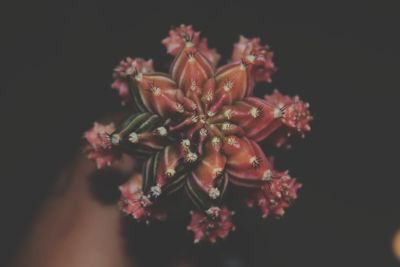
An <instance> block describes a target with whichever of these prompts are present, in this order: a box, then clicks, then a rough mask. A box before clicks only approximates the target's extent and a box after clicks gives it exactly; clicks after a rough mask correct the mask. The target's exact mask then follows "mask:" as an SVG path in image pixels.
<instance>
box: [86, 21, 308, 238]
mask: <svg viewBox="0 0 400 267" xmlns="http://www.w3.org/2000/svg"><path fill="white" fill-rule="evenodd" d="M162 43H163V44H164V45H165V47H166V48H167V52H168V53H169V54H170V55H172V56H174V57H175V58H174V60H173V62H172V64H171V67H170V72H169V74H164V73H159V72H155V71H154V69H153V66H152V61H151V60H148V61H145V60H143V59H141V58H136V59H132V58H130V57H128V58H126V59H125V60H122V61H121V62H120V64H119V65H118V66H117V67H116V68H115V70H114V74H113V78H114V83H113V84H112V88H113V89H115V90H117V91H118V92H119V94H120V96H121V98H122V104H123V105H131V106H132V107H133V108H134V109H135V110H136V111H135V112H134V113H133V114H132V115H131V116H130V117H128V118H127V119H126V120H125V121H123V122H122V123H121V124H120V125H118V126H117V127H114V125H113V124H110V125H101V124H98V123H95V125H94V127H93V128H92V129H90V130H89V131H87V132H86V133H85V138H86V140H87V141H88V145H87V147H86V148H85V150H86V152H87V153H88V156H89V158H92V159H94V160H96V163H97V166H98V168H102V167H105V166H107V165H111V164H112V162H113V161H114V160H118V158H119V157H120V156H121V155H122V154H129V155H132V156H134V157H137V158H140V159H142V160H143V167H142V171H141V173H135V174H133V175H132V178H131V179H130V180H129V181H128V182H127V183H126V184H123V185H122V186H121V187H120V189H121V192H122V196H121V200H120V206H121V209H122V210H123V211H124V212H125V213H127V214H130V215H132V216H133V217H134V218H136V219H137V220H140V221H145V222H150V221H151V219H165V218H166V215H167V214H166V213H165V210H163V208H162V203H163V202H165V201H164V199H165V198H168V197H173V193H174V192H176V191H177V190H185V192H186V193H187V196H188V199H190V201H191V202H192V203H193V204H194V207H196V211H194V212H191V216H192V219H191V222H190V224H189V226H188V229H189V230H191V231H193V232H194V241H195V242H196V243H197V242H199V241H209V242H215V241H216V240H217V238H218V237H219V238H224V237H226V236H227V235H228V233H229V232H230V231H231V230H233V229H234V225H233V223H232V221H231V217H232V214H233V212H232V211H230V210H229V209H228V203H225V201H224V195H225V192H226V189H227V187H229V186H236V187H240V188H243V190H242V192H243V193H242V194H241V196H240V197H242V198H243V200H244V201H246V202H247V204H248V205H249V206H253V205H254V204H257V205H259V206H260V208H261V210H262V214H263V217H267V216H268V215H269V214H273V215H276V216H281V215H283V213H284V209H285V208H286V207H288V206H289V205H290V203H291V202H292V200H294V199H295V198H296V192H297V189H298V188H299V187H300V184H299V183H298V182H297V181H296V180H295V179H294V178H291V177H290V176H289V175H288V173H287V172H279V171H277V170H275V169H274V167H273V164H272V162H271V159H267V157H266V156H265V154H264V152H263V151H262V149H261V147H260V146H259V145H258V143H259V142H262V141H264V140H265V141H266V142H269V143H271V144H273V145H276V146H289V138H290V137H291V136H293V135H301V136H304V134H305V133H306V132H308V131H310V125H309V122H310V121H311V119H312V118H311V116H310V113H309V111H308V107H309V105H308V103H304V102H303V101H301V100H300V99H299V98H298V97H289V96H286V95H283V94H281V93H280V92H278V91H274V92H273V93H272V94H270V95H266V96H265V97H264V99H261V98H257V97H253V96H252V93H253V89H254V87H255V85H256V83H258V82H270V81H271V75H272V74H273V73H274V72H275V71H276V68H275V65H274V63H273V62H272V58H273V53H272V52H271V51H270V49H269V47H268V46H266V45H261V44H260V39H258V38H253V39H247V38H245V37H243V36H241V37H240V40H239V42H238V43H236V44H235V45H234V50H233V54H232V58H231V61H230V62H229V63H228V64H226V65H224V66H221V67H219V68H216V66H217V63H218V61H219V59H220V55H219V54H218V53H217V52H216V50H215V49H210V48H208V45H207V40H206V39H205V38H202V39H200V33H199V32H196V31H194V30H193V29H192V26H185V25H181V26H180V27H178V28H176V29H174V30H171V31H170V32H169V36H168V37H167V38H165V39H164V40H162Z"/></svg>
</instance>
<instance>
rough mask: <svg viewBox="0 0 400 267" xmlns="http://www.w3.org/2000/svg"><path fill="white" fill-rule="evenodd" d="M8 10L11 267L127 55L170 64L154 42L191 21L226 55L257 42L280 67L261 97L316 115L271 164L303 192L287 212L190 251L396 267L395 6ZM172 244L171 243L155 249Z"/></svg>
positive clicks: (276, 262)
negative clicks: (290, 98) (243, 40)
mask: <svg viewBox="0 0 400 267" xmlns="http://www.w3.org/2000/svg"><path fill="white" fill-rule="evenodd" d="M231 2H233V1H231ZM3 11H5V14H4V15H3V16H2V20H3V19H5V20H4V21H3V22H2V25H3V27H4V26H5V30H4V31H2V32H3V33H2V37H1V41H0V42H1V43H2V45H1V46H2V49H1V51H2V53H4V56H2V59H1V61H2V62H1V64H2V65H3V67H4V68H3V71H2V75H1V82H2V83H1V92H0V101H1V103H0V112H1V122H0V123H1V128H0V129H1V132H2V133H1V135H2V138H1V142H2V143H3V144H2V146H1V148H0V151H1V154H2V157H4V159H2V163H1V166H2V167H1V168H2V169H3V170H5V171H4V172H3V173H4V176H3V177H2V186H1V187H2V191H3V192H2V194H1V199H2V201H1V202H2V205H4V208H2V212H1V222H2V225H4V226H2V227H1V231H2V233H1V238H0V239H1V244H2V247H1V251H2V253H4V255H5V256H6V258H7V259H10V258H11V257H13V255H14V254H15V251H16V249H17V248H18V245H19V244H20V243H21V240H22V239H23V238H24V236H25V232H26V229H27V227H28V226H29V225H30V222H31V220H32V218H33V217H34V215H35V213H36V211H37V209H38V208H39V207H40V204H41V203H42V200H43V199H44V197H45V196H46V195H47V194H48V193H49V192H50V190H51V187H52V185H53V184H54V177H55V176H56V174H57V172H58V171H59V169H60V168H61V167H62V166H63V165H64V164H66V163H67V162H68V161H70V159H71V158H72V156H73V155H74V153H76V151H77V150H78V147H79V145H80V144H81V134H82V132H83V131H84V130H85V129H87V128H88V127H90V125H91V122H92V121H93V120H95V119H96V118H99V117H102V116H103V115H105V114H107V113H109V112H110V111H117V110H119V108H120V107H119V99H118V97H117V96H116V94H115V92H113V91H111V90H110V84H111V81H112V80H111V73H112V69H113V67H114V66H115V65H116V64H117V63H118V61H119V60H120V59H121V58H123V57H125V56H128V55H130V56H133V57H136V56H141V57H144V58H153V59H154V61H155V65H156V68H157V69H159V70H165V69H166V67H167V65H168V63H169V60H170V57H169V56H167V55H166V53H165V49H164V47H163V46H162V45H161V43H160V41H161V39H162V38H164V37H165V36H166V34H167V32H168V30H169V29H170V27H171V25H179V24H181V23H186V24H193V25H194V27H195V28H196V29H200V30H201V31H202V33H203V35H204V36H207V37H208V39H209V43H210V46H211V47H217V48H218V51H219V52H220V53H221V54H222V55H223V58H225V59H226V58H227V57H228V56H229V55H230V53H231V49H232V44H233V43H234V42H236V41H237V38H238V35H239V34H244V35H245V36H250V37H251V36H260V37H261V38H262V40H263V41H264V42H266V43H268V44H270V45H271V47H272V49H273V51H274V52H275V60H274V61H275V63H276V65H277V66H278V68H279V71H278V73H277V74H276V75H275V76H274V77H273V83H272V84H271V85H261V86H259V87H258V89H257V92H258V94H260V95H261V94H263V93H264V92H269V91H270V90H271V89H272V88H279V89H280V90H282V91H283V92H285V93H289V94H299V95H300V96H301V97H302V98H303V99H305V100H306V101H309V102H310V103H311V112H312V113H313V115H314V117H315V120H314V121H313V123H312V133H311V134H309V135H308V136H307V138H306V139H304V140H301V141H299V142H297V143H296V144H295V145H294V148H293V149H291V150H289V151H285V152H282V153H280V154H279V156H278V161H279V165H280V166H282V167H283V168H289V169H290V170H291V173H292V175H294V176H296V177H298V178H299V180H300V181H301V182H302V183H303V184H304V187H303V188H302V189H301V191H300V194H299V199H298V201H297V202H296V204H295V205H294V206H293V207H292V208H290V209H289V210H288V213H287V215H286V216H285V217H284V218H283V219H281V220H279V221H275V220H273V219H268V220H267V221H262V220H261V219H258V216H257V215H258V213H257V212H256V211H254V212H252V211H250V212H249V213H248V214H244V215H242V218H241V219H240V220H239V222H238V225H239V227H238V228H239V230H238V231H237V233H235V234H233V236H232V237H231V238H230V239H228V241H227V242H224V243H223V244H221V245H218V246H216V247H215V249H214V251H211V250H210V249H207V248H204V247H200V248H199V252H198V253H205V254H206V255H208V256H209V257H211V258H213V257H214V258H218V257H219V256H218V255H220V254H221V253H222V254H224V253H225V254H228V255H233V257H234V258H236V259H237V260H238V261H241V262H243V263H244V264H245V266H253V265H254V266H396V265H397V264H398V263H397V262H396V261H395V259H394V256H393V254H392V249H391V240H392V237H393V234H394V232H395V230H396V229H398V228H399V227H400V209H399V204H400V188H399V185H400V183H399V179H400V177H399V174H398V173H399V172H398V168H397V167H398V161H399V153H398V149H399V141H398V138H399V131H398V129H397V127H396V126H397V124H398V122H399V118H398V115H399V112H398V108H399V104H398V95H399V89H400V88H399V82H398V77H399V74H398V72H399V70H400V69H399V57H398V56H399V52H398V47H399V44H400V43H399V42H398V40H397V39H396V37H397V35H398V32H399V31H398V21H397V19H396V14H395V9H394V7H391V6H383V4H382V5H380V6H375V5H370V6H368V5H366V4H363V5H362V6H354V7H353V6H343V7H338V6H336V5H331V6H330V5H322V6H315V5H310V6H300V5H299V6H293V5H289V4H288V5H286V6H280V7H275V6H272V5H271V4H269V3H268V2H266V1H263V2H258V3H257V2H250V1H237V2H236V3H229V2H224V3H223V2H219V1H214V3H208V2H205V1H196V2H189V1H186V2H182V3H181V4H178V3H174V4H172V3H157V2H153V1H140V2H139V1H112V2H111V1H110V2H106V1H63V2H60V1H51V2H49V3H37V2H35V1H29V2H28V1H27V2H26V3H23V2H22V3H14V4H13V5H12V6H11V5H9V6H8V7H7V8H6V9H3ZM247 216H248V217H247ZM238 217H239V216H238ZM162 238H166V237H165V236H162V237H161V239H162ZM156 242H157V241H156ZM169 242H172V243H173V242H176V240H174V239H173V238H172V240H160V241H159V242H158V243H160V244H162V245H165V246H168V243H169ZM172 247H178V245H176V246H175V245H172ZM186 247H191V245H186ZM148 252H149V254H150V255H151V253H152V252H151V251H148ZM164 254H165V253H164ZM164 254H162V255H164ZM210 255H211V256H210ZM161 258H162V257H161ZM220 266H222V265H220ZM232 266H233V265H232ZM237 266H241V265H237Z"/></svg>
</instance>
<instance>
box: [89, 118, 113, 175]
mask: <svg viewBox="0 0 400 267" xmlns="http://www.w3.org/2000/svg"><path fill="white" fill-rule="evenodd" d="M114 131H115V126H114V124H113V123H110V124H108V125H103V124H100V123H97V122H95V123H94V125H93V127H92V128H91V129H89V130H88V131H86V132H85V133H84V136H83V137H84V138H85V139H86V141H87V145H86V146H85V147H84V151H85V153H86V154H87V156H88V158H89V159H93V160H95V161H96V165H97V168H98V169H101V168H103V167H105V166H110V165H111V164H112V163H113V162H114V161H115V160H116V159H118V158H119V157H120V153H119V152H117V151H116V150H115V149H113V148H112V147H111V146H112V144H111V139H110V134H111V133H112V132H114Z"/></svg>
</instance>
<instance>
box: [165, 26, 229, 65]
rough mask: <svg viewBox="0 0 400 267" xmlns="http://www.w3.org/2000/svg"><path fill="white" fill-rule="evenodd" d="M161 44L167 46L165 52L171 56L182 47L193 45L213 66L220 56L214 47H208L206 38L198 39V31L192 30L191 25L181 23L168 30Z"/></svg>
mask: <svg viewBox="0 0 400 267" xmlns="http://www.w3.org/2000/svg"><path fill="white" fill-rule="evenodd" d="M162 44H163V45H165V47H166V48H167V53H168V54H170V55H172V56H176V55H177V54H178V53H179V52H180V51H181V50H182V48H184V47H192V46H195V47H197V49H198V51H199V52H200V53H202V54H203V56H204V57H205V58H207V60H208V61H209V62H210V63H211V64H212V65H214V66H215V65H217V63H218V61H219V59H220V58H221V55H220V54H218V52H217V50H216V49H210V48H208V42H207V39H206V38H202V39H201V40H200V32H196V31H194V30H193V28H192V25H188V26H186V25H183V24H182V25H180V26H179V27H177V28H175V29H174V30H170V31H169V36H168V37H166V38H164V39H163V40H162Z"/></svg>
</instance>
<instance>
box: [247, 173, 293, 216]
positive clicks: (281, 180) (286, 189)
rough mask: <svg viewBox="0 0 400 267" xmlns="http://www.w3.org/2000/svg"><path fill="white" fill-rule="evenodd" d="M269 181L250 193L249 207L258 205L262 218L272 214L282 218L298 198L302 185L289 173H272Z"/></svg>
mask: <svg viewBox="0 0 400 267" xmlns="http://www.w3.org/2000/svg"><path fill="white" fill-rule="evenodd" d="M269 177H270V178H269V179H267V180H266V183H265V184H264V185H262V186H261V188H258V189H254V190H252V191H251V192H250V195H249V198H248V199H247V205H248V206H249V207H253V206H254V204H257V205H258V206H259V207H260V208H261V212H262V217H263V218H266V217H268V215H270V214H272V215H275V216H278V217H279V216H282V215H283V214H284V213H285V209H286V208H287V207H289V206H290V205H291V203H292V202H293V200H295V199H296V198H297V190H298V189H299V188H300V187H301V184H300V183H298V182H297V181H296V179H294V178H291V177H290V176H289V174H288V172H287V171H286V172H273V173H272V172H271V174H270V175H269Z"/></svg>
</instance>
